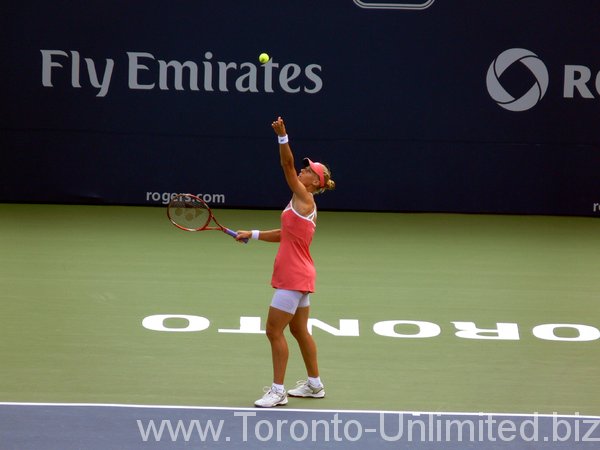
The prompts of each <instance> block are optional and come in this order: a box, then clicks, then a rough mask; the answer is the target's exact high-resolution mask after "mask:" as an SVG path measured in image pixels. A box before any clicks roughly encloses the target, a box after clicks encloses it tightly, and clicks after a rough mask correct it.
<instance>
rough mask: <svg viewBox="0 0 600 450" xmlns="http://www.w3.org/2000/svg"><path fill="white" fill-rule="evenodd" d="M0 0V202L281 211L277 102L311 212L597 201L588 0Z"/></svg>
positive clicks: (598, 155)
mask: <svg viewBox="0 0 600 450" xmlns="http://www.w3.org/2000/svg"><path fill="white" fill-rule="evenodd" d="M5 9H6V11H5V13H4V14H2V16H1V17H0V29H1V30H2V31H1V33H2V37H3V38H2V39H0V47H1V48H2V55H3V57H2V62H1V67H0V68H1V70H0V89H1V91H2V102H0V119H1V120H0V175H1V177H2V182H1V184H0V201H4V202H57V203H91V204H98V203H100V204H136V205H145V204H147V205H152V204H157V205H160V204H163V203H166V202H167V201H168V199H169V196H170V195H171V194H172V193H176V192H183V191H185V192H192V193H198V194H199V193H201V194H202V195H203V196H204V198H205V199H206V200H207V201H208V202H209V203H212V204H213V205H214V206H216V207H231V208H234V207H251V208H278V207H281V206H284V204H285V202H286V201H287V200H288V198H289V195H290V194H289V191H288V189H287V187H286V185H285V180H284V178H283V175H282V174H281V169H280V167H279V157H278V146H277V140H276V138H275V135H274V133H273V131H272V129H271V127H270V124H271V122H272V121H273V120H274V119H275V118H276V117H277V116H282V117H283V118H284V120H285V121H286V125H287V129H288V133H289V136H290V144H291V147H292V149H293V151H294V153H295V155H296V157H297V160H298V163H299V161H300V159H301V158H302V157H304V156H309V157H311V158H312V159H313V160H318V161H322V162H325V163H327V164H328V165H329V166H330V167H331V169H332V173H333V178H334V180H335V181H336V184H337V189H336V190H335V191H333V192H328V193H327V194H326V195H324V196H323V197H321V198H320V199H319V206H320V208H321V209H331V210H372V211H424V212H425V211H428V212H480V213H510V214H512V213H514V214H558V215H583V216H600V132H599V130H600V125H599V123H600V122H599V120H600V48H599V47H598V42H599V39H598V38H600V31H599V30H600V29H599V28H598V26H597V23H596V22H597V18H598V17H600V3H598V2H597V1H593V0H589V1H584V0H574V1H573V2H569V3H568V4H564V3H558V2H548V1H541V0H531V1H528V2H522V1H516V0H494V1H488V2H480V1H466V0H456V1H452V2H449V1H444V0H435V1H431V0H430V1H419V0H412V1H409V0H407V1H404V2H391V1H390V2H388V1H378V2H369V1H357V0H356V1H353V0H338V1H335V2H322V1H307V0H289V1H286V2H272V1H263V2H247V1H240V2H235V1H234V2H229V3H228V4H227V6H224V5H223V4H222V3H220V2H180V1H174V2H163V1H143V2H142V1H136V0H134V1H130V2H125V3H110V2H109V3H107V2H99V1H95V0H90V1H88V2H84V3H80V4H79V3H75V4H74V3H72V2H65V1H57V2H51V3H49V2H41V1H33V2H26V3H22V2H21V3H18V2H15V3H13V4H12V5H9V6H6V7H5ZM262 52H267V53H268V54H269V55H270V56H271V60H270V61H269V62H268V63H266V64H261V63H260V62H259V60H258V56H259V54H260V53H262ZM298 165H299V164H298Z"/></svg>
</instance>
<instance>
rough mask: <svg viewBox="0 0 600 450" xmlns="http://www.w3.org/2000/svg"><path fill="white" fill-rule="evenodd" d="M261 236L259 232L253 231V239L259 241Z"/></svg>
mask: <svg viewBox="0 0 600 450" xmlns="http://www.w3.org/2000/svg"><path fill="white" fill-rule="evenodd" d="M259 236H260V231H259V230H252V239H258V237H259Z"/></svg>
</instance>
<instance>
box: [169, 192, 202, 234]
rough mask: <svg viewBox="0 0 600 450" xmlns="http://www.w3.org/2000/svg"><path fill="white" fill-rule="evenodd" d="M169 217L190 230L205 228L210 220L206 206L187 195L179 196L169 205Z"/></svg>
mask: <svg viewBox="0 0 600 450" xmlns="http://www.w3.org/2000/svg"><path fill="white" fill-rule="evenodd" d="M169 217H170V218H171V220H173V221H174V222H175V223H177V225H179V226H181V227H183V228H187V229H190V230H198V229H200V228H204V227H205V226H206V225H207V224H208V222H209V220H210V214H209V212H208V209H207V207H206V205H205V204H204V203H203V202H201V201H199V200H197V199H195V198H193V197H189V196H186V195H178V196H177V197H175V198H174V199H173V200H172V201H171V203H169Z"/></svg>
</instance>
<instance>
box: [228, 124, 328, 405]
mask: <svg viewBox="0 0 600 450" xmlns="http://www.w3.org/2000/svg"><path fill="white" fill-rule="evenodd" d="M271 126H272V127H273V130H274V131H275V134H277V138H278V141H279V157H280V160H281V167H282V168H283V173H284V175H285V179H286V181H287V184H288V186H289V187H290V189H291V190H292V199H291V201H290V203H289V204H288V205H287V207H286V208H285V209H284V210H283V212H282V214H281V228H280V229H276V230H268V231H259V230H252V231H244V230H239V231H238V232H237V233H238V236H237V238H236V239H237V240H238V241H239V240H241V239H258V240H261V241H267V242H279V250H278V251H277V256H276V257H275V263H274V266H273V277H272V280H271V285H272V286H273V287H274V288H275V293H274V294H273V299H272V301H271V306H270V308H269V315H268V317H267V330H266V331H267V338H268V339H269V342H270V343H271V356H272V359H273V384H272V386H271V387H270V388H265V389H266V390H267V392H266V393H265V395H264V396H263V397H262V398H260V399H258V400H257V401H256V402H254V404H255V405H256V406H259V407H263V408H270V407H273V406H278V405H285V404H286V403H287V402H288V399H287V396H288V394H289V395H290V396H292V397H313V398H323V397H325V389H324V387H323V383H322V382H321V379H320V377H319V367H318V364H317V346H316V345H315V341H314V340H313V338H312V336H311V335H310V334H309V332H308V328H307V322H308V315H309V308H310V299H309V294H310V293H312V292H314V291H315V278H316V272H315V266H314V264H313V260H312V257H311V256H310V251H309V247H310V243H311V242H312V237H313V234H314V232H315V227H316V223H317V205H316V204H315V199H314V195H315V194H319V193H322V192H324V191H325V190H330V189H334V188H335V183H334V181H333V180H332V179H331V172H330V171H329V169H328V168H327V167H326V166H325V165H323V164H321V163H318V162H313V161H311V160H310V159H308V158H305V159H304V168H303V169H302V170H301V171H300V173H297V172H296V168H295V166H294V156H293V154H292V150H291V148H290V144H289V142H288V136H287V133H286V130H285V124H284V123H283V119H282V118H281V117H279V118H277V120H276V121H274V122H273V123H272V124H271ZM288 325H289V327H290V332H291V333H292V335H293V336H294V338H295V339H296V341H297V342H298V345H299V346H300V351H301V353H302V358H303V360H304V365H305V366H306V372H307V374H308V379H307V380H306V381H302V382H299V383H298V386H297V387H296V388H295V389H291V390H290V391H289V392H287V393H286V391H285V387H284V384H283V382H284V378H285V370H286V367H287V362H288V355H289V353H288V345H287V341H286V339H285V336H284V334H283V330H284V329H285V327H287V326H288Z"/></svg>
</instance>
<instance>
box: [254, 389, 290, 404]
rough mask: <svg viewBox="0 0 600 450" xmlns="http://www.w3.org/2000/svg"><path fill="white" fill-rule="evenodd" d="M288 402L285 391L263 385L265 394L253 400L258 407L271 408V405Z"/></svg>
mask: <svg viewBox="0 0 600 450" xmlns="http://www.w3.org/2000/svg"><path fill="white" fill-rule="evenodd" d="M287 402H288V399H287V394H286V393H285V391H283V392H282V393H279V392H275V391H274V390H273V389H271V387H265V395H263V396H262V398H259V399H258V400H256V401H255V402H254V406H258V407H259V408H272V407H273V406H281V405H286V404H287Z"/></svg>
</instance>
